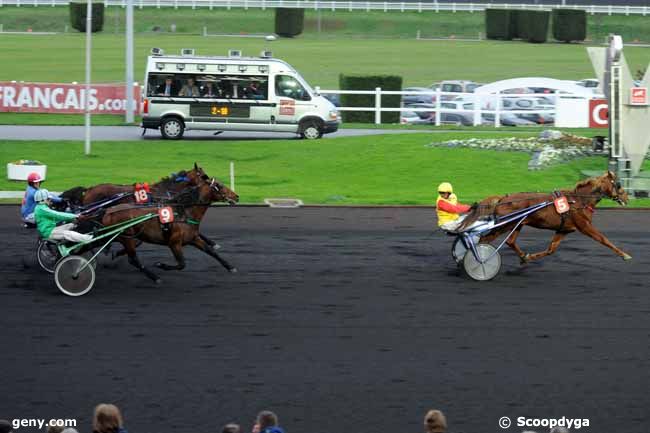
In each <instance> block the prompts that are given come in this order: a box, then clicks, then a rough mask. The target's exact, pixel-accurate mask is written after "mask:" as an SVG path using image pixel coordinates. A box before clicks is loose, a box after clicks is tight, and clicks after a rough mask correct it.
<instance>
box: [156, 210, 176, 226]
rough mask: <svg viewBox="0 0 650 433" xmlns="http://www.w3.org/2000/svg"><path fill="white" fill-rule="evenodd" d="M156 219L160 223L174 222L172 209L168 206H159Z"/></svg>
mask: <svg viewBox="0 0 650 433" xmlns="http://www.w3.org/2000/svg"><path fill="white" fill-rule="evenodd" d="M158 219H159V220H160V222H161V224H168V223H171V222H174V211H173V210H172V208H170V207H169V206H168V207H163V208H160V209H158Z"/></svg>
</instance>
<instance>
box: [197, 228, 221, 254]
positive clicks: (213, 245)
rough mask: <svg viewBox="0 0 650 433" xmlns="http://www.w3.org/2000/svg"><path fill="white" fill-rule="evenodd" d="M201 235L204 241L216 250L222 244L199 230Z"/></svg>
mask: <svg viewBox="0 0 650 433" xmlns="http://www.w3.org/2000/svg"><path fill="white" fill-rule="evenodd" d="M199 237H200V238H201V239H202V240H203V242H205V243H206V244H208V246H209V247H210V248H212V249H213V250H215V251H216V250H218V249H219V248H221V245H219V244H218V243H216V242H215V241H213V240H212V239H210V238H209V237H207V236H206V235H204V234H203V233H200V232H199Z"/></svg>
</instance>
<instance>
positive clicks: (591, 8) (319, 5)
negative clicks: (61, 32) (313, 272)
mask: <svg viewBox="0 0 650 433" xmlns="http://www.w3.org/2000/svg"><path fill="white" fill-rule="evenodd" d="M69 2H70V0H0V7H2V6H63V5H67V4H68V3H69ZM104 4H105V5H106V6H107V7H108V6H119V7H126V0H104ZM133 4H134V5H135V6H136V7H139V8H144V7H157V8H161V7H173V8H179V7H191V8H193V9H194V8H197V7H209V8H210V9H212V8H227V9H231V8H244V9H248V8H261V9H267V8H270V9H272V8H302V9H311V10H315V11H319V10H321V11H337V10H341V11H353V10H362V11H368V12H369V11H384V12H406V11H417V12H425V11H433V12H446V11H451V12H481V11H483V10H484V9H486V8H499V9H536V10H551V9H554V8H570V9H584V10H586V11H587V13H589V14H592V15H594V14H608V15H612V14H624V15H644V16H645V15H647V14H649V13H650V6H625V5H616V4H611V5H567V4H565V2H564V1H558V2H557V4H553V5H545V4H544V5H543V4H537V3H535V4H529V3H518V4H510V3H488V4H486V3H438V2H437V1H429V2H385V1H384V2H381V1H318V0H313V1H298V0H133Z"/></svg>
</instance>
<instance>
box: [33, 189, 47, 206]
mask: <svg viewBox="0 0 650 433" xmlns="http://www.w3.org/2000/svg"><path fill="white" fill-rule="evenodd" d="M49 197H50V192H49V191H48V190H46V189H39V190H38V191H36V192H35V193H34V201H35V202H36V203H41V202H44V201H45V200H47V199H48V198H49Z"/></svg>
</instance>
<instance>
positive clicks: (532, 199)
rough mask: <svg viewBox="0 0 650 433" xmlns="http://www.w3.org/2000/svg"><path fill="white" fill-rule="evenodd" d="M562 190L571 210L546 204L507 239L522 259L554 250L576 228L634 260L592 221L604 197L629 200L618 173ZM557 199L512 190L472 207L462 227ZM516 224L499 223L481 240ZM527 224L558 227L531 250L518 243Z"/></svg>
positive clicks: (525, 260)
mask: <svg viewBox="0 0 650 433" xmlns="http://www.w3.org/2000/svg"><path fill="white" fill-rule="evenodd" d="M560 193H561V194H562V195H564V196H565V197H566V198H567V200H568V201H569V205H570V207H569V211H568V212H566V213H563V214H560V213H558V212H557V211H556V210H555V206H553V205H550V206H547V207H545V208H542V209H541V210H538V211H537V212H535V213H533V214H531V215H529V216H527V217H526V218H525V219H524V221H523V222H522V223H521V225H520V226H519V227H517V228H516V229H515V230H514V232H513V233H512V234H511V235H510V236H509V237H508V239H507V240H506V243H507V244H508V246H509V247H510V248H512V249H513V250H514V251H515V252H516V253H517V255H518V256H519V258H520V259H521V262H522V263H526V262H529V261H531V260H537V259H539V258H542V257H544V256H547V255H549V254H553V253H554V252H555V251H556V250H557V248H558V246H559V245H560V242H562V239H564V238H565V237H566V235H568V234H569V233H572V232H574V231H576V230H578V231H579V232H581V233H583V234H585V235H587V236H589V237H590V238H592V239H594V240H596V241H598V242H600V243H601V244H603V245H605V246H606V247H608V248H611V249H612V250H613V251H614V252H615V253H616V254H618V255H619V256H621V257H622V258H623V260H630V259H631V258H632V257H631V256H630V255H629V254H627V253H625V252H623V251H622V250H620V249H619V248H617V247H616V246H615V245H614V244H612V243H611V242H610V241H609V239H607V238H606V237H605V235H603V234H602V233H601V232H599V231H598V230H597V229H596V228H595V227H594V225H593V223H592V221H591V219H592V217H593V213H594V209H595V207H596V205H597V204H598V202H600V201H601V200H602V199H603V198H610V199H612V200H614V201H616V202H618V203H619V204H621V205H623V206H624V205H626V204H627V201H628V197H627V193H626V192H625V190H624V189H623V188H622V187H621V184H620V182H618V180H617V179H616V175H615V174H614V173H612V172H611V171H608V172H607V173H605V174H604V175H602V176H599V177H593V178H589V179H586V180H583V181H581V182H578V183H577V184H576V186H575V188H574V189H572V190H562V191H560ZM553 199H554V197H553V196H552V195H551V194H544V193H529V192H522V193H515V194H508V195H505V196H500V197H499V196H492V197H489V198H487V199H485V200H483V201H482V202H481V203H479V204H478V205H475V206H474V207H473V208H472V210H471V211H470V213H469V214H468V215H467V217H466V218H465V220H464V221H463V223H462V225H461V228H460V229H461V230H463V229H464V228H467V227H469V226H470V225H471V224H472V223H474V222H475V221H477V220H478V219H480V218H483V217H487V216H495V217H497V218H498V217H499V216H504V215H508V214H510V213H512V212H515V211H518V210H521V209H525V208H527V207H529V206H533V205H536V204H539V203H543V202H544V201H552V200H553ZM515 225H516V222H513V223H511V224H507V225H505V226H502V227H498V228H496V229H494V230H493V231H491V232H489V233H488V234H487V235H485V236H483V237H481V242H492V241H493V240H494V239H496V238H497V237H499V236H501V235H502V234H504V233H508V232H510V231H511V230H512V229H513V228H514V227H515ZM525 225H528V226H531V227H535V228H539V229H546V230H554V231H555V234H554V235H553V238H552V239H551V244H550V245H549V247H548V248H547V249H546V250H545V251H542V252H539V253H534V254H528V253H525V252H524V251H522V250H521V248H519V246H518V245H517V243H516V241H517V236H519V233H520V232H521V229H522V228H523V226H525Z"/></svg>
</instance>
